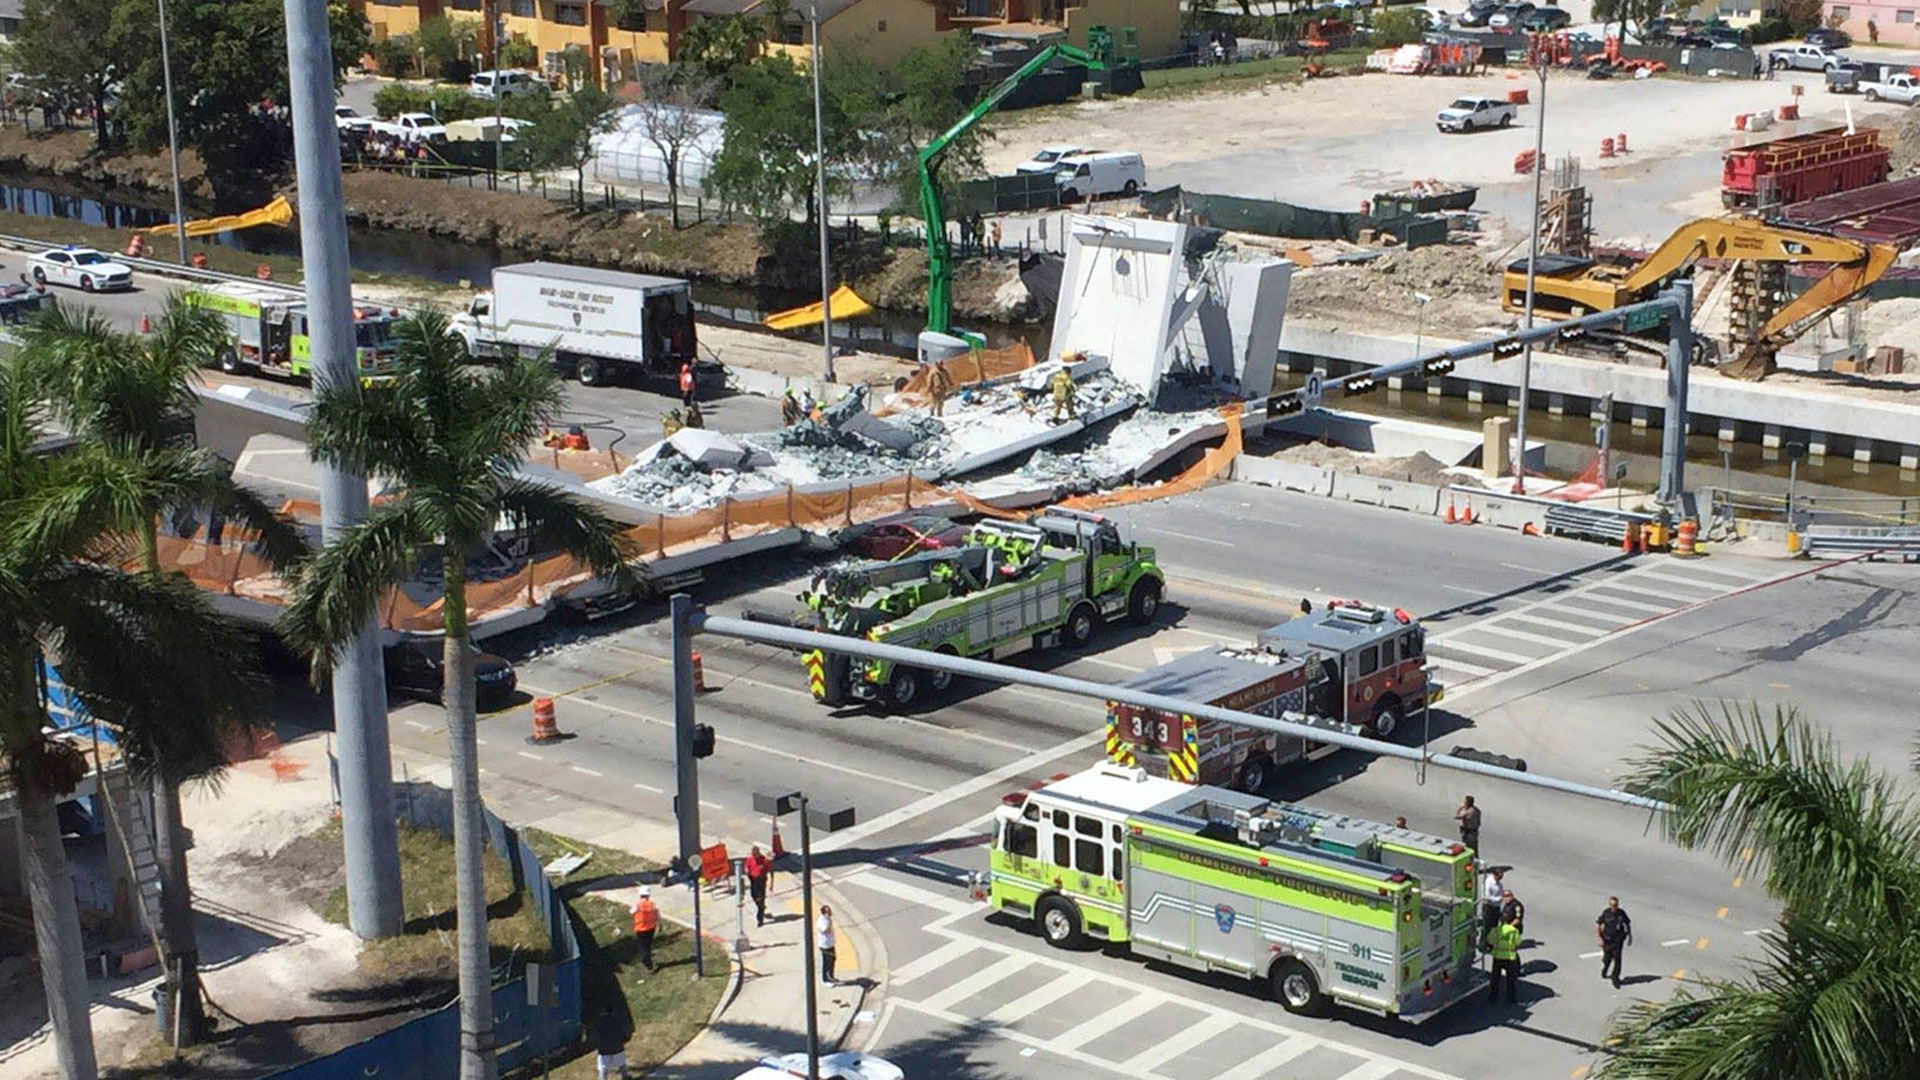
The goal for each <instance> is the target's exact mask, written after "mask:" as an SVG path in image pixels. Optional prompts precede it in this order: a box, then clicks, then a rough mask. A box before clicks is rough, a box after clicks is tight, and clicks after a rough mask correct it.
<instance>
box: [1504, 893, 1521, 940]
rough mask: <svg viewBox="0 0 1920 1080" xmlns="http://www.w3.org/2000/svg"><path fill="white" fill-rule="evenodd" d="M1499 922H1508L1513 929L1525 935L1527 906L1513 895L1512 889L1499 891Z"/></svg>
mask: <svg viewBox="0 0 1920 1080" xmlns="http://www.w3.org/2000/svg"><path fill="white" fill-rule="evenodd" d="M1500 921H1501V922H1503V923H1506V922H1510V923H1512V924H1513V926H1514V929H1516V930H1519V931H1520V932H1521V933H1525V932H1526V929H1527V905H1525V904H1523V903H1521V902H1520V898H1519V897H1517V896H1515V895H1513V890H1512V889H1502V890H1500Z"/></svg>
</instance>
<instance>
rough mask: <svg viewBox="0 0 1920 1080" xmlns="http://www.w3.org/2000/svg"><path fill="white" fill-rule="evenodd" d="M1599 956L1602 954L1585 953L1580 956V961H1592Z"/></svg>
mask: <svg viewBox="0 0 1920 1080" xmlns="http://www.w3.org/2000/svg"><path fill="white" fill-rule="evenodd" d="M1599 955H1601V954H1600V953H1597V952H1583V953H1581V954H1580V959H1582V960H1591V959H1593V958H1594V957H1596V956H1599Z"/></svg>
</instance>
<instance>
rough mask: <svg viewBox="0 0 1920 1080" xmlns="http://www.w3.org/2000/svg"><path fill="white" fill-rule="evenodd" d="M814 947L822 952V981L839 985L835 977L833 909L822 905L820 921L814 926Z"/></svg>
mask: <svg viewBox="0 0 1920 1080" xmlns="http://www.w3.org/2000/svg"><path fill="white" fill-rule="evenodd" d="M813 932H814V937H815V941H814V945H815V946H816V947H818V948H819V950H820V981H821V982H824V983H837V982H839V980H838V979H835V978H834V977H833V942H834V937H833V909H832V908H830V907H828V906H827V905H825V904H821V905H820V919H819V921H818V922H816V923H814V924H813Z"/></svg>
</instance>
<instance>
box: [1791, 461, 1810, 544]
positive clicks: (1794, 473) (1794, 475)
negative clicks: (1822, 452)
mask: <svg viewBox="0 0 1920 1080" xmlns="http://www.w3.org/2000/svg"><path fill="white" fill-rule="evenodd" d="M1806 456H1807V444H1806V443H1801V442H1790V443H1788V444H1787V531H1788V532H1792V531H1793V527H1794V524H1795V520H1794V519H1795V515H1794V489H1795V488H1796V487H1798V486H1799V483H1800V459H1801V458H1803V457H1806Z"/></svg>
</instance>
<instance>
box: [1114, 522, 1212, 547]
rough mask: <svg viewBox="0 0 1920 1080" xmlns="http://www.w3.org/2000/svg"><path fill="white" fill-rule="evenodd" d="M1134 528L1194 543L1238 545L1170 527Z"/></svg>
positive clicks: (1139, 526)
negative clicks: (1176, 530) (1177, 530)
mask: <svg viewBox="0 0 1920 1080" xmlns="http://www.w3.org/2000/svg"><path fill="white" fill-rule="evenodd" d="M1135 528H1137V529H1139V530H1140V531H1141V532H1148V533H1155V534H1157V535H1160V536H1177V537H1179V538H1180V539H1182V540H1191V541H1193V542H1194V543H1196V544H1211V545H1213V546H1214V547H1223V548H1230V547H1236V546H1238V545H1236V544H1234V543H1233V541H1231V540H1215V539H1213V538H1212V537H1209V536H1195V535H1193V534H1192V533H1183V532H1175V531H1173V530H1172V529H1157V528H1154V527H1153V526H1151V525H1137V526H1135Z"/></svg>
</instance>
